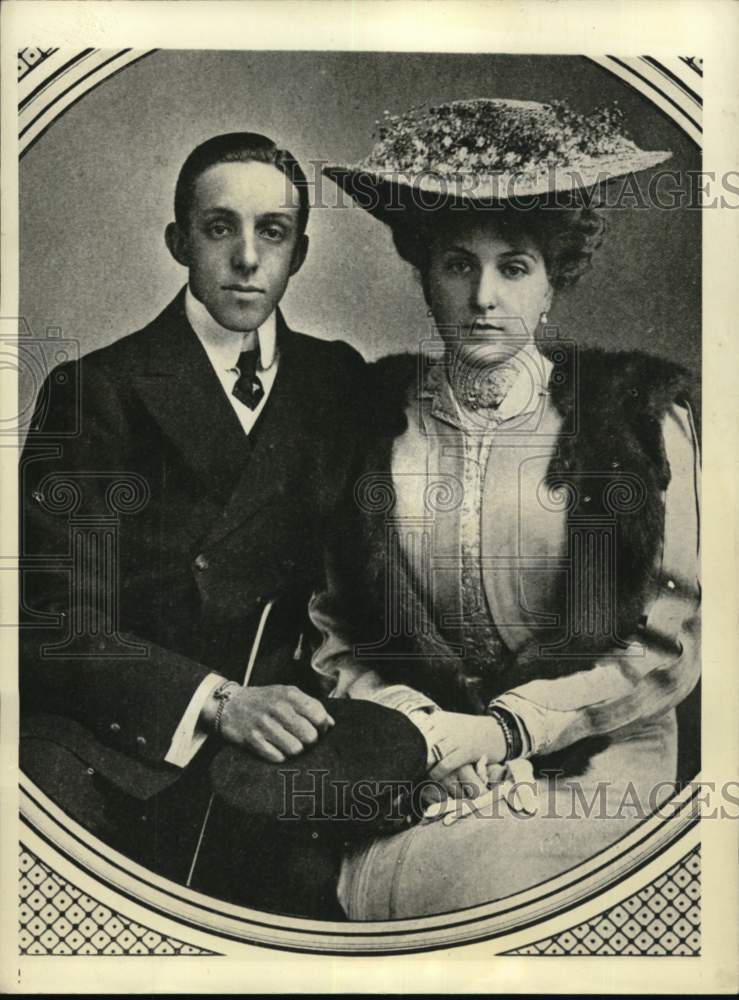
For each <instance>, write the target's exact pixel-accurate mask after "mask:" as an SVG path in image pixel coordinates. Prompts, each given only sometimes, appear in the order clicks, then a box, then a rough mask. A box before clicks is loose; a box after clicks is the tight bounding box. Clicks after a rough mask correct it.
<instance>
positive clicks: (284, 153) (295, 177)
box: [174, 132, 310, 236]
mask: <svg viewBox="0 0 739 1000" xmlns="http://www.w3.org/2000/svg"><path fill="white" fill-rule="evenodd" d="M218 163H268V164H270V165H271V166H273V167H277V169H278V170H280V171H282V173H283V174H284V175H285V177H287V178H288V180H289V181H290V182H291V183H292V184H293V186H294V187H295V188H296V190H297V192H298V236H302V235H303V233H304V232H305V228H306V226H307V225H308V213H309V211H310V205H309V202H308V181H307V179H306V176H305V174H304V173H303V170H302V168H301V166H300V164H299V163H298V161H297V160H296V159H295V157H294V156H293V155H292V153H290V152H288V150H286V149H280V148H279V146H277V145H276V143H274V142H273V141H272V140H271V139H269V138H268V137H267V136H266V135H260V134H259V133H258V132H228V133H226V134H225V135H216V136H214V137H213V138H212V139H208V140H207V141H206V142H203V143H201V145H200V146H197V147H196V148H195V149H194V150H193V151H192V153H190V155H189V156H188V157H187V159H186V160H185V162H184V163H183V165H182V169H181V170H180V174H179V177H178V178H177V185H176V187H175V192H174V217H175V220H176V222H177V225H178V226H179V227H180V229H185V228H186V227H187V223H188V220H189V215H190V208H191V206H192V200H193V195H194V192H195V184H196V182H197V179H198V177H200V175H201V174H202V173H204V172H205V171H206V170H207V169H208V168H209V167H214V166H216V164H218ZM285 193H286V201H287V191H286V192H285Z"/></svg>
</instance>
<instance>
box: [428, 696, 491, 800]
mask: <svg viewBox="0 0 739 1000" xmlns="http://www.w3.org/2000/svg"><path fill="white" fill-rule="evenodd" d="M431 719H432V726H433V734H432V739H433V746H434V752H435V754H436V755H437V757H438V759H437V762H436V763H435V764H433V765H432V767H431V769H430V770H429V777H430V778H432V779H433V780H434V781H435V782H437V783H438V785H440V786H441V788H434V787H433V786H431V785H429V786H427V787H426V788H424V790H423V799H424V802H425V804H430V803H433V802H438V801H440V800H441V799H442V798H443V797H444V794H446V795H447V796H450V797H451V798H455V799H461V798H476V797H477V796H478V795H480V794H482V792H484V791H485V789H486V788H487V787H488V785H489V784H492V783H493V782H496V781H500V780H502V778H503V775H504V772H505V768H504V766H503V762H504V761H505V759H506V739H505V734H504V733H503V730H502V729H501V727H500V724H499V723H498V722H497V721H496V720H495V719H494V718H492V717H491V716H489V715H467V714H465V713H463V712H442V711H439V712H434V713H433V714H432V716H431Z"/></svg>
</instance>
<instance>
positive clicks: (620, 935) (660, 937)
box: [503, 845, 701, 958]
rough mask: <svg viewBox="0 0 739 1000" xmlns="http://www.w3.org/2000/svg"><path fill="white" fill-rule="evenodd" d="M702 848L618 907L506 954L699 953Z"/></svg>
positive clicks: (619, 954)
mask: <svg viewBox="0 0 739 1000" xmlns="http://www.w3.org/2000/svg"><path fill="white" fill-rule="evenodd" d="M700 875H701V859H700V845H698V846H697V847H695V848H694V849H693V850H692V851H690V852H689V853H688V854H686V855H685V857H683V858H681V859H680V860H679V861H678V862H677V863H676V864H674V865H673V866H672V868H669V869H668V870H667V871H666V872H665V873H664V875H660V876H659V878H657V879H655V880H654V882H651V883H650V884H649V885H647V886H645V887H644V888H643V889H640V890H639V891H638V892H636V893H634V895H633V896H629V897H628V898H627V899H625V900H624V901H623V902H622V903H618V904H617V905H616V906H612V907H611V908H610V909H608V910H604V911H603V913H600V914H599V915H598V916H597V917H594V918H593V919H592V920H590V921H588V922H587V923H584V924H578V926H577V927H572V928H570V929H569V930H566V931H562V932H561V933H559V934H555V935H554V937H548V938H543V939H542V940H541V941H536V942H535V943H534V944H530V945H526V946H525V947H523V948H516V949H515V950H513V951H506V952H503V954H504V955H593V956H596V955H618V956H622V955H640V956H647V955H648V956H654V955H662V956H690V957H691V958H697V957H698V956H699V955H700V953H701V931H700V918H701V912H700V902H701V883H700Z"/></svg>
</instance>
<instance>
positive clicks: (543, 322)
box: [541, 309, 549, 326]
mask: <svg viewBox="0 0 739 1000" xmlns="http://www.w3.org/2000/svg"><path fill="white" fill-rule="evenodd" d="M541 322H542V324H543V325H544V326H546V325H547V323H548V322H549V317H548V316H547V312H546V309H545V310H544V312H543V313H542V314H541Z"/></svg>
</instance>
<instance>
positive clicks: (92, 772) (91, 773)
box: [87, 767, 95, 777]
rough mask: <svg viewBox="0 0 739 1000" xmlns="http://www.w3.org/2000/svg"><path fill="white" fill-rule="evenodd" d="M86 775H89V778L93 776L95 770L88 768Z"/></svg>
mask: <svg viewBox="0 0 739 1000" xmlns="http://www.w3.org/2000/svg"><path fill="white" fill-rule="evenodd" d="M87 773H88V774H89V775H90V777H92V776H93V774H94V773H95V768H94V767H88V768H87Z"/></svg>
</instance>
